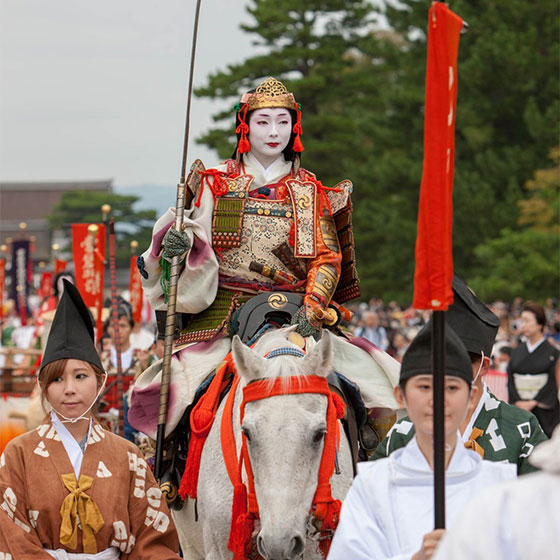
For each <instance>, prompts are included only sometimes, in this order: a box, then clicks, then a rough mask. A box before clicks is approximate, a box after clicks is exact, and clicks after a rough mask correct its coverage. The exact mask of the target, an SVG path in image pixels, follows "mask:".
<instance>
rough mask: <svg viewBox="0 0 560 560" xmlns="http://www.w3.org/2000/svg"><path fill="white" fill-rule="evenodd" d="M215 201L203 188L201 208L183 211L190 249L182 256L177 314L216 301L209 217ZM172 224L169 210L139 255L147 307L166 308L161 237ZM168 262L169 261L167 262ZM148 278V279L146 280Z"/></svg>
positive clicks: (193, 207) (215, 274) (215, 266)
mask: <svg viewBox="0 0 560 560" xmlns="http://www.w3.org/2000/svg"><path fill="white" fill-rule="evenodd" d="M213 209H214V199H213V196H212V192H211V191H210V189H209V188H204V190H203V192H202V195H201V200H200V206H199V207H196V206H195V205H194V201H193V204H192V206H191V208H189V209H187V210H186V211H185V215H184V219H183V224H184V231H185V232H186V234H187V236H188V238H189V241H190V242H191V249H190V250H189V251H188V252H187V253H185V254H184V255H183V256H182V257H181V260H182V259H183V258H184V264H183V265H182V266H181V270H180V273H179V280H178V284H177V311H178V312H179V313H199V312H200V311H203V310H204V309H206V308H207V307H208V306H209V305H210V304H211V303H212V302H213V301H214V299H215V297H216V293H217V290H218V261H217V259H216V255H215V253H214V250H213V249H212V214H213ZM174 221H175V209H174V208H169V210H168V211H167V212H166V213H165V214H164V215H163V216H162V217H161V218H159V220H158V221H157V222H156V224H155V226H154V229H153V234H152V242H151V244H150V247H149V248H148V250H147V251H146V252H144V253H143V254H142V259H143V265H144V274H142V287H143V288H144V292H145V293H146V297H147V298H148V301H149V302H150V305H151V306H152V307H153V308H154V309H155V310H161V309H166V304H165V300H164V291H163V288H162V286H161V283H160V280H161V277H162V267H161V259H162V256H163V238H164V236H165V234H166V233H167V230H168V229H169V228H170V227H171V226H172V225H173V223H174ZM169 262H170V261H169ZM146 275H147V278H146Z"/></svg>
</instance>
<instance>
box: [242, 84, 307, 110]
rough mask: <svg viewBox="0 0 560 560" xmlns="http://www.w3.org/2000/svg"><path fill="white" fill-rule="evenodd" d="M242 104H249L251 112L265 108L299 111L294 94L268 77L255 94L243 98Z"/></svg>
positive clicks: (247, 94)
mask: <svg viewBox="0 0 560 560" xmlns="http://www.w3.org/2000/svg"><path fill="white" fill-rule="evenodd" d="M241 103H248V104H249V111H253V110H255V109H262V108H264V107H285V108H286V109H293V110H294V111H295V110H296V109H297V104H296V100H295V98H294V95H293V93H290V92H289V91H288V90H287V88H286V86H285V85H284V84H283V83H282V82H280V81H278V80H277V79H276V78H272V77H268V78H266V80H264V81H263V82H261V83H260V84H259V85H258V86H257V87H256V89H255V91H254V92H253V93H246V94H244V95H243V96H242V97H241Z"/></svg>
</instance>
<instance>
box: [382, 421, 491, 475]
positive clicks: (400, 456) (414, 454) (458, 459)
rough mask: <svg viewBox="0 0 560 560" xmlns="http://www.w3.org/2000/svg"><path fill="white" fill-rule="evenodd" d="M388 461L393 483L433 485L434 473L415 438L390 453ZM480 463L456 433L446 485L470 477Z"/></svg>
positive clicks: (478, 458) (480, 459)
mask: <svg viewBox="0 0 560 560" xmlns="http://www.w3.org/2000/svg"><path fill="white" fill-rule="evenodd" d="M389 461H390V463H391V479H392V481H393V482H394V483H396V484H399V483H400V484H405V485H406V484H413V485H418V484H421V485H433V483H434V473H433V471H432V469H431V468H430V464H429V463H428V461H427V459H426V457H424V454H423V453H422V451H420V448H419V447H418V441H417V439H416V436H414V437H413V438H412V439H411V440H410V441H409V442H408V444H407V445H406V446H405V447H403V448H401V449H397V450H396V451H394V452H393V453H391V455H389ZM481 463H482V457H480V455H478V453H475V452H474V451H470V450H468V449H465V446H464V445H462V442H461V437H460V434H459V432H458V431H457V443H456V445H455V449H454V450H453V455H452V457H451V461H449V465H448V467H447V470H446V471H445V480H446V484H448V483H454V482H461V481H463V480H465V478H470V477H472V476H473V475H475V474H476V473H477V472H478V470H479V469H480V465H481Z"/></svg>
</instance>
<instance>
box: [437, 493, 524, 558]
mask: <svg viewBox="0 0 560 560" xmlns="http://www.w3.org/2000/svg"><path fill="white" fill-rule="evenodd" d="M502 505H503V495H502V489H501V487H494V488H489V489H487V490H486V491H485V492H484V493H482V494H478V496H477V497H475V498H474V499H473V500H471V501H470V502H469V504H468V505H467V507H466V508H465V509H464V510H463V512H462V513H461V515H460V516H459V517H458V518H457V519H456V520H455V522H454V523H453V526H452V527H451V528H450V529H449V530H448V531H446V533H445V535H444V536H443V538H442V539H441V541H440V543H439V546H438V548H437V550H436V554H435V555H434V557H433V558H434V560H449V558H453V560H486V559H487V558H492V559H493V560H506V559H507V560H514V559H515V558H517V555H514V556H511V555H509V554H508V555H504V554H503V547H502V546H501V534H500V533H501V526H502V525H503V523H502V521H503V514H504V511H503V507H502Z"/></svg>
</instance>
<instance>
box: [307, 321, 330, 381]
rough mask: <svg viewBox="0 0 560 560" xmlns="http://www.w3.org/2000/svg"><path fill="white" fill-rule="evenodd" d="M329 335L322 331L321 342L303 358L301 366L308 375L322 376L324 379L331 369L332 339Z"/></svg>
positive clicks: (327, 332)
mask: <svg viewBox="0 0 560 560" xmlns="http://www.w3.org/2000/svg"><path fill="white" fill-rule="evenodd" d="M331 336H332V335H331V333H330V332H329V331H327V330H323V335H322V336H321V340H320V341H319V342H318V343H317V344H316V345H315V346H314V347H313V349H312V350H311V351H310V352H309V354H307V356H305V358H304V360H303V366H304V369H305V371H306V373H307V374H309V375H322V376H323V377H326V376H327V375H328V374H329V373H330V371H331V367H332V346H333V344H332V339H331Z"/></svg>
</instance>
